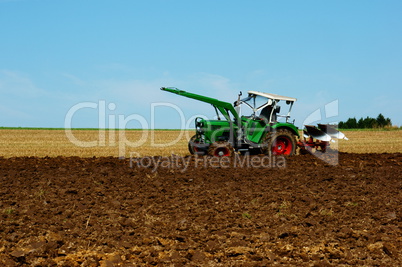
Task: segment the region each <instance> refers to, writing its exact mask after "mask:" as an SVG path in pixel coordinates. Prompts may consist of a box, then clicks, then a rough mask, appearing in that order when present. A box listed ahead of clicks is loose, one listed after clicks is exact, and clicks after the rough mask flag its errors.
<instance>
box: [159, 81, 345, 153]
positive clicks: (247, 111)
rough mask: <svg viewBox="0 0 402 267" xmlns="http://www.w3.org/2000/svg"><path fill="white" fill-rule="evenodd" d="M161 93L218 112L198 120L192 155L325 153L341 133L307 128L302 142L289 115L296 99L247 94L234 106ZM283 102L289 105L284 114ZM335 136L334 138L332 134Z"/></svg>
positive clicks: (183, 93)
mask: <svg viewBox="0 0 402 267" xmlns="http://www.w3.org/2000/svg"><path fill="white" fill-rule="evenodd" d="M161 90H163V91H167V92H170V93H174V94H177V95H181V96H184V97H188V98H192V99H196V100H199V101H202V102H206V103H209V104H211V105H212V106H213V108H214V109H215V112H216V118H215V119H214V120H209V119H204V118H201V117H197V118H196V119H195V130H196V132H195V135H194V136H193V137H191V138H190V140H189V142H188V149H189V151H190V153H191V154H198V155H211V156H217V157H222V156H232V155H234V153H241V154H266V155H293V154H295V153H296V150H297V148H300V149H302V150H303V151H306V152H312V151H313V150H314V151H315V150H319V151H321V152H325V151H326V149H327V147H328V146H329V141H331V139H332V137H337V136H338V137H339V136H340V135H341V133H340V132H338V131H337V129H335V128H334V127H333V125H327V124H321V126H320V125H319V127H320V129H319V128H317V127H315V126H311V125H306V126H305V127H306V128H305V130H304V132H303V137H304V139H302V138H301V137H300V134H299V129H298V128H297V127H296V126H295V125H294V120H293V121H290V112H291V110H292V107H293V104H294V102H296V100H297V99H296V98H293V97H286V96H280V95H276V94H270V93H263V92H258V91H248V95H247V96H246V97H244V98H242V92H240V93H239V95H238V98H237V100H236V101H235V102H234V103H233V104H231V103H228V102H224V101H221V100H218V99H215V98H211V97H206V96H202V95H198V94H194V93H189V92H186V91H183V90H179V89H177V88H174V87H162V88H161ZM279 103H283V104H284V105H286V106H287V111H286V113H285V114H283V113H281V106H280V105H279ZM330 134H331V135H332V136H331V135H330Z"/></svg>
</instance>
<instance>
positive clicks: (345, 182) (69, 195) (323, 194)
mask: <svg viewBox="0 0 402 267" xmlns="http://www.w3.org/2000/svg"><path fill="white" fill-rule="evenodd" d="M143 134H144V133H143V132H138V131H127V132H125V133H124V134H122V133H119V132H114V133H112V132H109V131H105V132H104V133H103V132H101V133H99V132H97V131H74V132H73V136H74V137H75V138H76V139H75V142H78V141H84V142H86V143H81V145H86V146H89V145H91V146H90V147H77V146H76V144H73V143H71V142H70V141H69V140H68V139H67V137H66V133H65V132H64V131H57V130H42V131H40V130H0V137H1V141H0V182H1V186H0V265H2V266H155V265H156V266H170V265H172V266H184V265H189V266H270V265H275V264H282V265H285V266H286V265H287V266H350V265H360V266H400V265H402V253H401V252H400V251H402V238H401V236H402V218H401V216H402V208H401V204H402V193H401V189H402V180H401V178H402V154H401V151H402V132H401V131H389V132H388V131H384V132H349V131H348V132H346V135H347V136H348V137H349V138H350V140H349V141H344V140H341V141H340V142H339V143H336V144H335V145H337V146H338V148H339V151H340V153H339V154H332V155H328V156H327V157H326V158H324V159H325V160H326V161H323V160H321V159H318V158H317V157H315V156H313V155H297V156H292V157H286V158H282V157H278V158H270V157H264V156H255V157H252V158H247V157H235V158H230V159H229V160H226V161H224V162H222V161H216V160H215V159H212V158H210V157H194V156H193V157H191V156H189V155H188V152H187V141H186V140H187V138H186V137H185V136H183V137H181V138H177V137H178V132H175V131H161V132H155V133H153V137H154V138H153V139H151V137H152V133H151V132H148V134H149V135H148V136H147V139H146V140H145V139H144V140H145V141H144V144H142V146H140V147H125V146H123V145H120V146H119V143H121V142H122V143H125V144H131V145H133V144H135V142H138V141H139V140H141V137H143V136H144V135H143ZM190 135H191V133H189V134H188V136H190ZM70 137H71V136H70ZM175 139H178V142H177V143H175V144H174V145H172V146H166V147H163V146H161V144H167V143H169V142H172V143H174V142H173V141H175ZM89 142H92V143H89ZM129 142H131V143H129ZM137 144H139V143H137ZM155 144H156V145H159V146H153V145H155ZM172 154H174V155H175V156H172ZM122 155H124V156H125V157H126V158H125V159H119V158H118V157H119V156H122ZM130 155H131V156H133V158H129V157H130ZM334 163H337V164H334Z"/></svg>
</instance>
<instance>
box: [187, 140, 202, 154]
mask: <svg viewBox="0 0 402 267" xmlns="http://www.w3.org/2000/svg"><path fill="white" fill-rule="evenodd" d="M203 146H204V144H201V143H200V141H199V140H198V139H197V135H194V136H193V137H191V138H190V141H188V151H189V152H190V153H191V155H194V154H198V155H204V154H205V149H203Z"/></svg>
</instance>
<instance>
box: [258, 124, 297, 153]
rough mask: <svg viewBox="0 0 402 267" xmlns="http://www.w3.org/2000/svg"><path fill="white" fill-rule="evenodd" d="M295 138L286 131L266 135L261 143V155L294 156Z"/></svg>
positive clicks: (281, 130)
mask: <svg viewBox="0 0 402 267" xmlns="http://www.w3.org/2000/svg"><path fill="white" fill-rule="evenodd" d="M296 147H297V145H296V137H295V135H294V134H293V133H292V132H291V131H290V130H288V129H278V130H276V131H273V132H270V133H267V134H266V136H265V137H264V141H263V149H262V151H263V153H264V154H267V155H295V154H296Z"/></svg>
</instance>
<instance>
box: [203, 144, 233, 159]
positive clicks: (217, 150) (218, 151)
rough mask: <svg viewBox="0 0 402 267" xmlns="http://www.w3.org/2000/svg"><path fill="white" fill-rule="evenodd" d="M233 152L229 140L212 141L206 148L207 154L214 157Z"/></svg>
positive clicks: (224, 155) (225, 155)
mask: <svg viewBox="0 0 402 267" xmlns="http://www.w3.org/2000/svg"><path fill="white" fill-rule="evenodd" d="M233 154H234V150H233V147H232V146H231V145H230V143H229V142H225V141H219V142H215V143H212V144H211V145H210V146H209V148H208V155H210V156H214V157H230V156H232V155H233Z"/></svg>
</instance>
